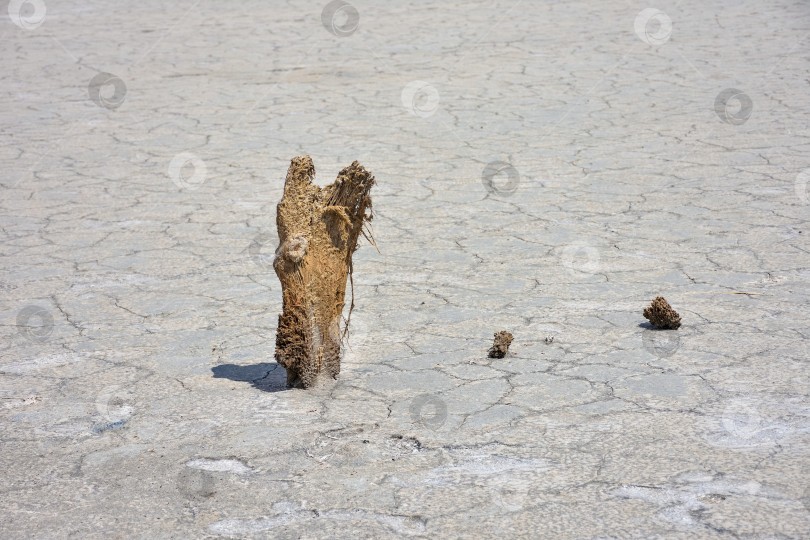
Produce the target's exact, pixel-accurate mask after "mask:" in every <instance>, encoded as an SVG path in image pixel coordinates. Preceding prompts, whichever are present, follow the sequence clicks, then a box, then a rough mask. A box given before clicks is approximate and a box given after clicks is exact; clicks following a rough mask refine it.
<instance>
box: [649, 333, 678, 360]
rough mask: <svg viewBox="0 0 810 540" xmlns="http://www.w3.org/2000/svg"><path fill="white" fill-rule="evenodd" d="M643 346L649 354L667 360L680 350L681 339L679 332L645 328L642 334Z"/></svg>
mask: <svg viewBox="0 0 810 540" xmlns="http://www.w3.org/2000/svg"><path fill="white" fill-rule="evenodd" d="M641 344H642V345H643V346H644V349H646V351H647V352H648V353H650V354H652V355H654V356H657V357H658V358H666V357H668V356H672V355H673V354H675V351H677V350H678V348H680V346H681V337H680V335H679V334H678V331H677V330H656V329H654V328H645V329H644V330H643V331H642V333H641Z"/></svg>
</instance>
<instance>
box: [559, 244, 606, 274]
mask: <svg viewBox="0 0 810 540" xmlns="http://www.w3.org/2000/svg"><path fill="white" fill-rule="evenodd" d="M561 260H562V265H563V267H565V268H567V269H568V272H569V273H570V274H572V275H574V276H581V275H582V274H595V273H597V272H599V270H600V268H601V257H600V256H599V250H598V249H596V248H595V247H593V246H592V245H590V244H588V243H587V242H574V243H573V244H569V245H567V246H565V247H564V248H563V250H562V257H561Z"/></svg>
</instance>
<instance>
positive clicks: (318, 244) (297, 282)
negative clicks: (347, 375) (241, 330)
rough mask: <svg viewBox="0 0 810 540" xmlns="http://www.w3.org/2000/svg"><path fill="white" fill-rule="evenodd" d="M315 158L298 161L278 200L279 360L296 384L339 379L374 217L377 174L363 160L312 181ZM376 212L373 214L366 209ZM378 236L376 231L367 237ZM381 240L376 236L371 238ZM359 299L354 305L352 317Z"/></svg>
mask: <svg viewBox="0 0 810 540" xmlns="http://www.w3.org/2000/svg"><path fill="white" fill-rule="evenodd" d="M314 176H315V166H314V165H313V164H312V159H310V157H309V156H300V157H296V158H293V159H292V161H291V163H290V168H289V170H288V171H287V179H286V180H285V182H284V195H283V196H282V198H281V202H279V203H278V207H277V211H276V225H277V227H278V239H279V246H278V248H277V249H276V256H275V260H274V261H273V268H274V269H275V271H276V275H277V276H278V279H279V281H281V289H282V297H283V306H282V310H283V311H282V314H281V315H279V316H278V331H277V333H276V361H277V362H278V363H279V364H280V365H282V366H283V367H284V368H285V369H286V370H287V385H288V386H303V387H304V388H308V387H310V386H311V385H312V384H313V383H314V382H315V380H316V379H317V377H318V374H319V373H321V372H324V373H327V374H329V375H330V376H331V377H332V378H337V376H338V373H340V346H341V341H342V338H343V335H345V333H346V331H347V330H348V324H349V320H348V318H347V319H346V324H345V327H344V330H343V332H342V333H341V328H340V327H341V324H340V321H341V317H342V314H343V306H344V301H343V298H344V295H345V293H346V281H347V279H348V278H350V277H351V274H352V254H353V253H354V251H355V250H356V249H357V239H358V237H359V235H360V233H361V232H362V233H363V234H364V235H365V232H364V231H363V225H364V224H365V223H366V222H369V221H371V217H372V214H371V196H370V195H369V191H370V190H371V186H373V185H374V177H373V176H372V175H371V173H369V172H368V171H366V170H365V169H364V168H363V167H362V166H360V165H359V164H358V163H357V162H356V161H355V162H354V163H352V164H351V165H350V166H348V167H346V168H345V169H343V170H342V171H340V174H338V177H337V179H336V180H335V181H334V182H333V183H332V184H330V185H328V186H326V187H324V188H321V187H319V186H317V185H315V184H313V183H312V180H313V178H314ZM366 211H368V213H366ZM367 237H369V238H370V235H367ZM371 241H372V243H373V239H371ZM353 307H354V302H353V301H352V304H351V306H350V308H349V316H351V309H352V308H353Z"/></svg>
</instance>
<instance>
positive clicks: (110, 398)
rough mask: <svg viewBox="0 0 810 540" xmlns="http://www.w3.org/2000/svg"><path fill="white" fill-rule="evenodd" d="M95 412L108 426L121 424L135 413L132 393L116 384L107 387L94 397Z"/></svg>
mask: <svg viewBox="0 0 810 540" xmlns="http://www.w3.org/2000/svg"><path fill="white" fill-rule="evenodd" d="M96 410H97V411H98V413H99V414H100V415H101V416H102V418H104V420H106V421H107V422H109V423H110V424H123V423H124V422H126V421H127V420H129V418H130V417H131V416H132V413H133V412H135V396H134V393H133V392H132V391H130V390H127V389H126V388H123V387H121V386H120V385H117V384H114V385H111V386H107V387H106V388H104V389H103V390H102V391H101V392H99V394H98V397H96Z"/></svg>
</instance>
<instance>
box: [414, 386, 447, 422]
mask: <svg viewBox="0 0 810 540" xmlns="http://www.w3.org/2000/svg"><path fill="white" fill-rule="evenodd" d="M409 410H410V413H411V420H412V421H413V422H414V423H415V424H420V425H422V426H424V427H426V428H428V429H432V430H437V429H439V428H440V427H442V426H443V425H444V422H445V421H446V420H447V404H446V403H445V402H444V400H443V399H441V398H440V397H438V396H434V395H431V394H421V395H419V396H416V397H415V398H414V399H413V401H411V406H410V407H409Z"/></svg>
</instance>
